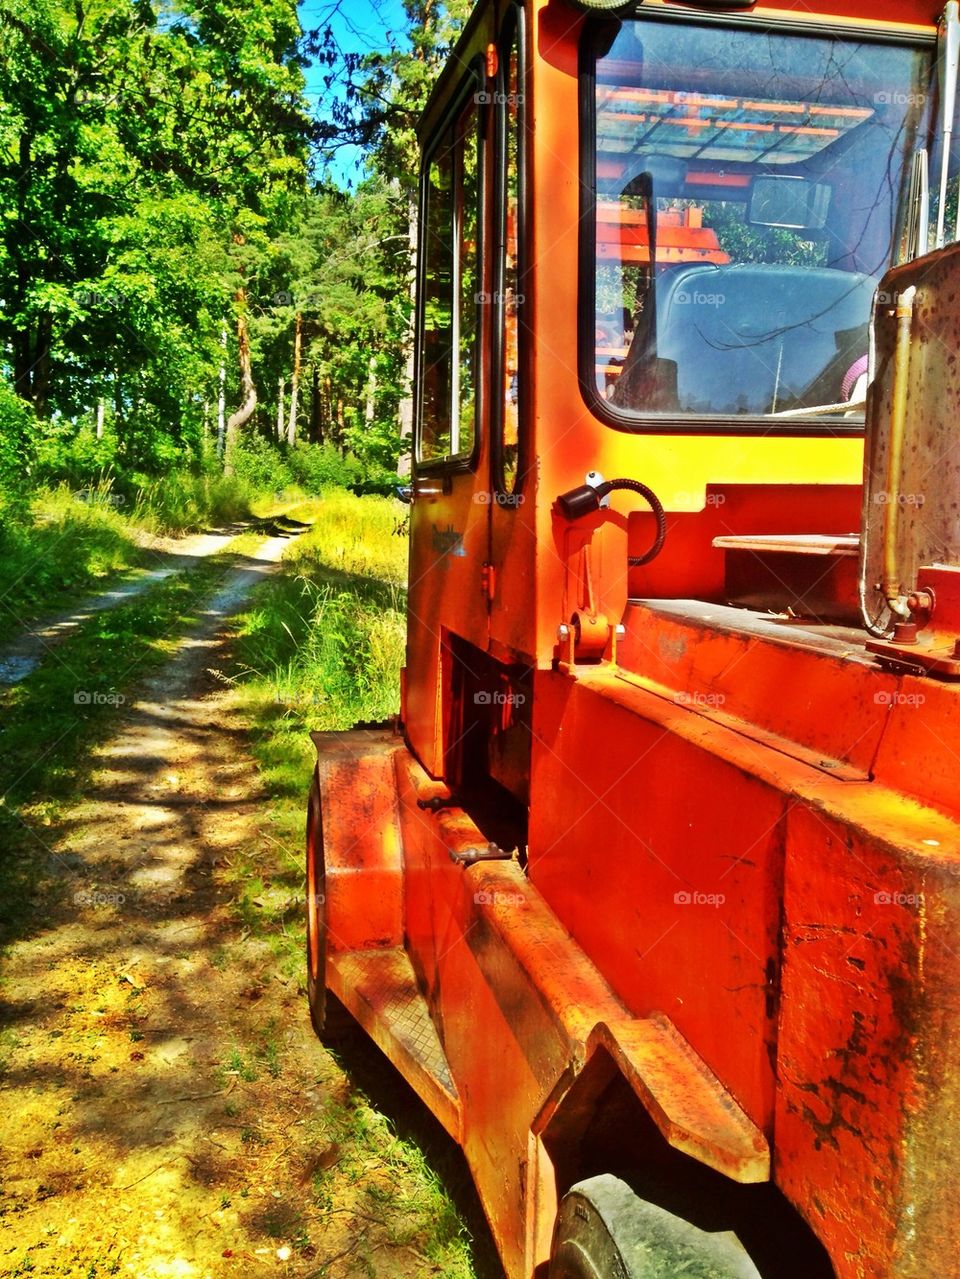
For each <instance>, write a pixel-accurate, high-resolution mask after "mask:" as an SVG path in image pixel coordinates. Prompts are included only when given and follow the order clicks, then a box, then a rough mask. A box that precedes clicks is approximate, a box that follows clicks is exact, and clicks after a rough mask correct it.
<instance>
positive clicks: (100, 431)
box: [97, 395, 207, 440]
mask: <svg viewBox="0 0 960 1279" xmlns="http://www.w3.org/2000/svg"><path fill="white" fill-rule="evenodd" d="M105 410H106V405H105V404H104V402H103V396H102V395H101V396H100V398H99V400H97V439H98V440H102V439H103V415H104V412H105ZM203 421H204V426H206V421H207V406H206V405H204V406H203Z"/></svg>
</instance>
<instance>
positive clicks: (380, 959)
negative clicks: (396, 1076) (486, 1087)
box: [326, 946, 461, 1143]
mask: <svg viewBox="0 0 960 1279" xmlns="http://www.w3.org/2000/svg"><path fill="white" fill-rule="evenodd" d="M326 975H327V986H328V987H329V988H330V990H332V991H333V993H334V994H335V995H336V997H337V998H338V999H339V1000H340V1002H341V1003H342V1004H343V1005H344V1007H345V1008H347V1009H349V1011H350V1012H351V1013H352V1014H353V1016H354V1017H355V1018H356V1019H357V1021H358V1022H359V1023H360V1025H361V1026H362V1027H363V1028H364V1030H365V1031H366V1032H367V1034H368V1035H369V1036H370V1038H371V1039H372V1040H373V1041H374V1043H375V1044H376V1045H377V1046H378V1047H379V1048H381V1049H382V1050H383V1052H384V1053H385V1054H386V1056H387V1057H389V1059H390V1061H391V1062H392V1063H393V1064H394V1066H396V1068H397V1070H399V1072H400V1074H401V1075H402V1076H403V1077H404V1079H405V1080H406V1081H407V1083H408V1084H409V1085H410V1087H411V1088H412V1089H413V1090H414V1092H415V1093H417V1095H418V1096H419V1097H420V1098H421V1099H422V1101H423V1102H424V1104H425V1105H426V1106H427V1107H429V1109H430V1110H431V1111H433V1113H434V1114H435V1115H436V1116H437V1118H438V1119H439V1120H440V1122H441V1123H442V1124H443V1126H444V1128H446V1130H447V1132H448V1133H449V1134H450V1136H451V1137H452V1138H453V1139H454V1141H456V1142H458V1143H459V1142H460V1141H461V1105H460V1096H459V1094H458V1092H457V1086H456V1084H455V1083H454V1081H453V1076H452V1075H451V1073H450V1065H449V1063H448V1061H447V1056H446V1053H445V1052H444V1049H443V1044H442V1043H441V1042H440V1036H439V1035H438V1034H437V1029H436V1027H435V1026H434V1024H433V1018H432V1017H431V1016H430V1009H429V1008H428V1007H427V1001H426V999H424V997H423V995H422V994H421V993H420V987H419V985H418V984H417V977H416V974H415V972H414V971H413V964H412V963H411V962H410V956H409V955H408V954H407V952H406V951H405V950H404V949H403V947H402V946H397V947H392V946H391V947H387V948H382V949H376V950H360V951H345V952H341V953H334V954H331V955H329V956H328V957H327V974H326Z"/></svg>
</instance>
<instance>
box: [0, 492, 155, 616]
mask: <svg viewBox="0 0 960 1279" xmlns="http://www.w3.org/2000/svg"><path fill="white" fill-rule="evenodd" d="M142 559H143V551H142V550H141V548H140V546H139V545H138V542H137V538H136V534H135V529H134V524H133V522H132V521H131V519H130V516H129V515H127V514H125V513H123V506H122V505H121V504H120V503H118V502H116V501H115V500H113V495H112V493H111V491H110V487H109V485H107V486H101V487H99V488H96V489H89V490H87V491H86V492H85V493H84V494H83V495H82V496H81V497H78V496H77V495H76V494H74V493H72V492H71V491H70V490H69V489H68V488H67V487H66V486H65V485H61V486H60V487H59V488H57V489H53V490H50V489H43V490H41V491H40V492H38V493H36V494H34V495H32V496H29V497H27V496H24V495H10V494H4V493H3V492H2V491H0V639H3V638H5V637H6V636H8V635H9V634H11V633H12V632H14V631H16V630H17V629H18V628H19V627H20V626H21V625H22V623H23V621H24V619H25V618H26V617H30V616H34V615H35V614H36V613H37V612H38V611H39V610H40V609H42V608H46V607H52V606H55V605H56V604H57V603H59V602H61V601H65V600H66V599H68V598H70V597H71V595H72V594H73V593H75V592H76V591H78V590H81V589H84V588H88V587H90V586H92V585H94V584H95V583H96V582H98V581H100V580H102V579H103V578H104V577H106V576H107V575H108V574H111V573H117V572H119V571H121V570H123V569H127V568H130V567H132V566H134V565H136V564H139V563H140V562H141V561H142Z"/></svg>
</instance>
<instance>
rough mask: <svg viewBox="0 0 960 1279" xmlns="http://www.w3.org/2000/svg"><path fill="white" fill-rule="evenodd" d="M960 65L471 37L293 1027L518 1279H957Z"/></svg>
mask: <svg viewBox="0 0 960 1279" xmlns="http://www.w3.org/2000/svg"><path fill="white" fill-rule="evenodd" d="M958 62H960V13H958V5H957V3H955V2H954V0H951V2H950V3H948V4H946V7H945V9H944V8H943V3H942V0H870V2H869V3H867V0H804V3H800V0H769V3H766V4H764V5H759V4H758V5H753V4H750V3H740V2H738V0H726V2H725V3H724V0H711V2H708V0H684V2H682V3H681V2H680V0H644V2H643V3H633V4H627V5H623V4H619V5H617V4H612V3H609V0H592V2H591V0H579V3H577V2H575V0H523V2H522V3H521V2H518V0H481V3H480V4H479V5H478V7H477V9H476V11H475V12H474V14H473V16H472V18H471V20H470V22H469V24H468V25H467V27H466V30H465V31H464V33H463V36H462V39H461V41H460V43H459V45H458V47H457V49H456V51H455V53H454V55H453V56H452V57H451V59H450V61H449V64H448V66H447V68H446V70H445V71H444V73H443V74H442V76H441V77H440V80H439V83H438V84H437V86H436V89H435V91H434V93H433V96H432V98H431V100H430V103H429V106H428V108H427V111H426V113H425V116H424V119H423V122H422V129H421V141H422V148H423V168H422V199H421V209H420V252H419V263H418V270H419V280H418V308H417V325H418V329H417V373H416V381H415V395H416V405H417V408H416V419H417V421H416V439H415V456H414V462H413V478H412V483H411V493H410V496H411V498H412V508H411V543H410V589H409V627H408V643H407V658H406V670H405V674H404V681H403V687H402V696H401V703H402V711H401V717H400V724H399V725H398V726H387V727H383V728H379V729H371V728H358V729H355V730H353V731H351V732H347V733H342V734H318V735H317V738H316V744H317V750H318V764H317V775H316V783H315V785H314V788H313V791H312V794H311V799H310V806H309V820H308V841H307V842H308V855H307V878H308V950H309V954H308V959H309V988H310V1007H311V1012H312V1016H313V1020H314V1024H315V1025H316V1027H317V1030H318V1031H319V1032H320V1033H321V1034H323V1033H324V1032H325V1029H327V1028H329V1022H330V1017H331V1015H332V1011H333V1010H336V1011H337V1012H342V1009H338V1008H337V1004H336V1003H334V998H335V1000H336V1001H338V1002H339V1004H342V1005H343V1006H345V1008H346V1010H347V1011H348V1012H349V1013H350V1014H351V1015H352V1017H353V1018H354V1019H355V1020H356V1021H357V1022H359V1023H360V1024H361V1025H362V1026H363V1027H364V1028H365V1030H366V1031H367V1032H368V1033H369V1034H370V1036H372V1038H373V1039H374V1040H375V1041H376V1042H377V1043H378V1044H379V1045H380V1047H381V1048H382V1049H383V1051H384V1052H385V1053H386V1055H387V1056H388V1057H389V1058H390V1060H391V1061H392V1062H393V1063H394V1064H395V1066H396V1068H397V1070H398V1071H400V1072H401V1073H402V1075H403V1076H405V1077H406V1079H407V1080H409V1081H410V1083H411V1084H412V1086H413V1087H414V1088H415V1089H416V1091H417V1092H418V1093H419V1095H420V1096H421V1097H422V1098H423V1100H424V1101H425V1103H426V1104H427V1106H429V1107H430V1109H431V1110H432V1111H433V1112H434V1113H435V1114H436V1115H437V1117H438V1118H439V1119H440V1121H441V1122H442V1123H443V1124H444V1126H445V1127H446V1129H447V1131H448V1132H449V1133H450V1134H451V1135H452V1137H453V1138H454V1139H455V1140H456V1141H457V1142H458V1143H459V1144H460V1145H461V1146H462V1148H463V1150H464V1153H465V1155H466V1159H467V1161H468V1163H469V1166H470V1168H471V1171H472V1174H473V1177H474V1179H475V1182H476V1186H477V1189H478V1192H479V1195H480V1198H481V1200H482V1202H483V1205H484V1208H485V1211H486V1213H487V1216H488V1219H489V1222H490V1226H491V1229H492V1232H493V1236H494V1238H495V1240H496V1243H497V1246H498V1248H499V1251H500V1255H501V1257H502V1260H503V1265H504V1268H505V1271H506V1273H507V1275H508V1276H509V1279H532V1277H534V1276H536V1279H548V1277H549V1279H652V1277H653V1276H657V1277H660V1276H684V1279H693V1277H698V1279H706V1277H708V1276H709V1277H710V1279H732V1277H737V1279H749V1277H752V1279H756V1277H757V1276H763V1277H764V1279H770V1277H773V1276H776V1277H778V1279H780V1277H788V1276H802V1277H803V1279H821V1277H822V1276H832V1277H834V1279H881V1277H882V1279H951V1277H954V1279H956V1277H957V1276H960V1212H958V1210H957V1201H958V1196H960V785H958V777H960V686H958V680H960V445H958V444H957V442H956V439H955V432H956V427H955V423H956V420H957V415H958V412H960V244H957V243H956V241H957V239H958V231H957V227H956V225H955V223H956V217H957V185H958V183H957V177H956V173H955V166H953V167H952V165H951V159H952V146H951V143H952V136H953V118H954V111H955V101H956V81H957V67H958Z"/></svg>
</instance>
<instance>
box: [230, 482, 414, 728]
mask: <svg viewBox="0 0 960 1279" xmlns="http://www.w3.org/2000/svg"><path fill="white" fill-rule="evenodd" d="M403 515H404V511H403V507H402V506H401V504H400V503H399V502H396V501H393V500H391V499H389V498H380V497H362V498H360V497H354V496H353V495H351V494H348V493H336V494H331V495H330V496H328V497H327V498H325V499H324V501H323V502H322V504H321V505H320V506H319V508H318V515H317V519H316V522H315V524H314V525H313V528H312V529H311V530H310V532H309V533H308V534H306V535H305V536H303V537H301V538H298V540H297V541H296V542H295V543H294V544H293V545H292V546H291V548H290V550H289V551H288V553H287V554H286V555H285V556H284V561H283V567H284V570H285V572H284V574H283V576H282V577H280V578H278V579H275V580H274V581H272V582H269V583H267V584H266V585H265V586H264V587H263V588H262V589H261V590H260V591H259V592H258V594H257V596H256V598H255V604H254V607H253V608H251V610H250V611H249V612H248V613H247V615H246V616H245V618H244V619H243V624H242V630H241V641H240V646H239V657H240V660H241V662H242V663H243V674H244V676H245V683H246V691H247V696H248V698H249V699H250V700H251V701H252V702H254V703H259V704H261V706H262V703H263V702H264V701H265V700H270V701H271V702H272V703H273V704H274V706H275V707H277V708H279V709H278V710H277V711H275V712H274V714H275V715H281V716H285V717H288V718H292V719H293V720H294V721H296V723H295V725H291V727H296V728H298V729H299V730H300V731H301V732H303V733H304V734H305V733H306V730H307V729H313V728H323V729H331V728H347V727H349V726H350V725H351V724H352V723H354V722H356V721H357V720H377V719H384V718H386V717H388V716H389V715H392V714H395V713H396V711H397V709H398V697H399V686H400V667H401V666H402V664H403V655H404V645H405V607H406V591H405V589H404V586H403V582H404V581H405V578H406V567H407V539H406V535H405V530H404V528H403Z"/></svg>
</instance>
